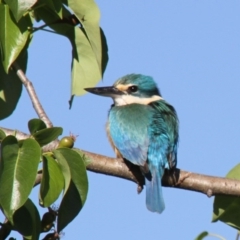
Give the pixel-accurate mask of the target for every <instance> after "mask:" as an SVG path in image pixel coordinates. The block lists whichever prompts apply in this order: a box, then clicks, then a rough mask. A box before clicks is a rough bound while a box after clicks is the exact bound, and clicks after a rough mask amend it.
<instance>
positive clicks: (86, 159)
mask: <svg viewBox="0 0 240 240" xmlns="http://www.w3.org/2000/svg"><path fill="white" fill-rule="evenodd" d="M73 150H74V151H75V152H77V153H78V154H79V155H80V156H81V158H82V160H83V162H84V164H85V166H87V165H88V164H90V163H91V162H92V160H91V158H90V157H88V156H86V154H84V153H83V152H82V151H81V150H79V149H78V148H73Z"/></svg>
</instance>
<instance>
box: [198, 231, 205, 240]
mask: <svg viewBox="0 0 240 240" xmlns="http://www.w3.org/2000/svg"><path fill="white" fill-rule="evenodd" d="M207 236H208V232H206V231H204V232H202V233H200V234H199V235H198V236H197V237H196V238H195V240H202V239H204V238H205V237H207Z"/></svg>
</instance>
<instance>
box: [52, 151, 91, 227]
mask: <svg viewBox="0 0 240 240" xmlns="http://www.w3.org/2000/svg"><path fill="white" fill-rule="evenodd" d="M53 153H54V155H55V156H56V158H57V160H58V162H59V165H60V166H61V168H62V169H67V168H66V166H65V165H66V162H67V164H68V166H69V169H70V173H71V182H70V185H69V187H68V189H67V192H66V193H65V195H64V197H63V200H62V203H61V205H60V208H59V211H58V231H61V230H62V229H63V228H64V227H66V225H67V224H68V223H69V222H71V221H72V220H73V219H74V217H75V216H76V215H77V214H78V213H79V211H80V210H81V209H82V207H83V205H84V203H85V201H86V198H87V192H88V179H87V172H86V167H85V164H84V162H83V160H82V158H81V156H80V155H79V154H78V153H76V152H75V151H74V150H72V149H69V148H58V149H56V150H54V151H53ZM63 175H64V177H65V174H63ZM68 204H69V205H68ZM73 205H74V206H75V207H73ZM66 209H67V212H68V213H67V216H66Z"/></svg>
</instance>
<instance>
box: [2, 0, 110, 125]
mask: <svg viewBox="0 0 240 240" xmlns="http://www.w3.org/2000/svg"><path fill="white" fill-rule="evenodd" d="M40 20H41V21H43V22H44V24H43V25H42V26H40V27H38V28H36V27H34V24H35V22H36V21H40ZM99 20H100V11H99V9H98V7H97V5H96V4H95V2H94V1H93V0H84V1H77V0H38V1H37V0H29V1H26V0H2V1H0V58H1V63H0V109H1V112H0V120H1V119H3V118H6V117H8V116H9V115H10V114H11V113H12V112H13V111H14V109H15V108H16V105H17V102H18V100H19V98H20V96H21V92H22V84H21V83H20V82H19V79H18V78H17V76H16V74H15V72H14V71H13V70H14V67H16V63H17V65H19V66H20V67H21V69H23V71H24V72H25V71H26V68H27V61H28V58H27V50H28V47H29V44H30V43H31V40H32V38H33V36H34V33H35V32H36V31H40V30H44V31H46V32H48V33H49V32H50V33H55V34H59V35H62V36H65V37H67V38H68V39H69V41H70V43H71V45H72V64H71V70H72V78H71V101H70V107H71V104H72V100H73V96H75V95H77V96H79V95H82V94H84V93H85V91H84V88H85V87H93V86H95V85H96V84H97V83H98V81H99V80H100V79H102V76H103V73H104V71H105V68H106V65H107V62H108V53H107V51H108V49H107V43H106V38H105V36H104V33H103V31H102V29H101V28H100V26H99ZM12 90H13V91H12Z"/></svg>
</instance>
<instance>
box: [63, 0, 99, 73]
mask: <svg viewBox="0 0 240 240" xmlns="http://www.w3.org/2000/svg"><path fill="white" fill-rule="evenodd" d="M67 2H68V6H69V7H70V8H71V9H72V10H73V12H74V14H75V15H76V17H77V18H78V20H79V21H80V22H81V24H82V26H83V28H84V30H85V32H86V34H87V37H88V40H89V42H90V44H91V47H92V50H93V52H94V54H95V57H96V59H97V63H98V66H99V70H100V71H102V44H101V34H100V27H99V21H100V10H99V8H98V6H97V4H96V3H95V2H94V1H93V0H82V1H77V0H68V1H67Z"/></svg>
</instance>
